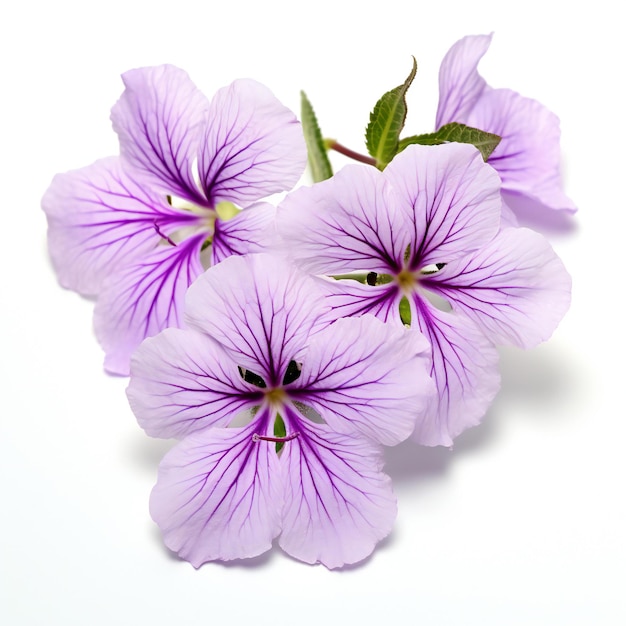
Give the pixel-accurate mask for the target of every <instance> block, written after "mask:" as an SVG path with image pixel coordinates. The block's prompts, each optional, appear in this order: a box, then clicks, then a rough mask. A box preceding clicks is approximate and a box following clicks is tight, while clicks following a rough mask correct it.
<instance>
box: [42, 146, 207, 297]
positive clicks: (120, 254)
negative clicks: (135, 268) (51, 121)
mask: <svg viewBox="0 0 626 626" xmlns="http://www.w3.org/2000/svg"><path fill="white" fill-rule="evenodd" d="M41 205H42V208H43V210H44V211H45V212H46V215H47V217H48V248H49V250H50V257H51V258H52V263H53V265H54V268H55V270H56V271H57V274H58V275H59V280H60V282H61V284H62V285H63V286H64V287H67V288H68V289H73V290H74V291H78V292H80V293H82V294H85V295H95V294H97V293H98V292H99V291H100V289H101V287H102V281H103V280H104V279H105V278H106V277H107V276H109V275H110V274H111V273H112V272H113V271H115V269H116V268H118V267H120V266H121V265H125V264H128V263H129V262H131V261H132V260H133V259H135V258H137V257H139V256H141V255H142V254H145V253H146V252H147V251H149V250H151V249H153V248H154V247H155V246H156V245H157V243H158V242H159V240H160V239H161V236H160V235H159V234H158V233H157V229H158V230H160V231H161V232H162V233H166V232H171V230H173V229H174V228H176V227H180V226H183V225H185V224H189V223H193V222H194V221H197V219H198V218H197V217H195V216H193V215H191V214H189V215H185V214H184V213H182V212H180V211H176V210H174V209H172V208H171V207H170V206H169V205H168V204H167V203H166V202H165V198H164V197H163V198H161V197H159V196H158V195H157V194H154V193H152V192H151V191H150V190H149V189H147V188H146V187H145V186H144V185H141V184H138V183H137V181H136V180H135V179H134V178H133V177H132V176H131V175H129V173H127V172H125V171H124V170H123V169H122V167H121V165H120V161H119V159H118V158H117V157H110V158H108V159H102V160H100V161H96V162H95V163H93V164H92V165H89V166H88V167H85V168H82V169H79V170H74V171H71V172H67V173H64V174H57V175H56V176H55V177H54V179H53V181H52V184H51V185H50V187H49V188H48V190H47V191H46V193H45V195H44V197H43V199H42V202H41Z"/></svg>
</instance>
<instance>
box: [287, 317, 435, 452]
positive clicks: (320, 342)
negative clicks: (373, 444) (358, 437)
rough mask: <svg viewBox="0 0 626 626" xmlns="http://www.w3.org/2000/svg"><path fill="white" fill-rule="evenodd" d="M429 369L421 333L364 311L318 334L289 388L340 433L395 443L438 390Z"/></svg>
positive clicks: (404, 435)
mask: <svg viewBox="0 0 626 626" xmlns="http://www.w3.org/2000/svg"><path fill="white" fill-rule="evenodd" d="M429 370H430V346H429V344H428V342H427V341H426V340H425V338H424V336H423V335H422V334H421V333H419V332H418V331H416V330H410V329H407V328H402V327H401V328H398V327H396V326H395V325H391V324H385V323H383V322H381V321H380V320H378V319H376V318H375V317H373V316H371V315H364V316H361V317H357V318H349V319H340V320H338V321H337V322H335V323H334V324H333V325H332V326H330V327H328V328H326V329H324V330H323V331H321V332H320V333H318V334H317V335H316V337H315V338H314V339H313V340H312V341H311V344H310V345H309V348H308V350H307V352H306V354H305V356H304V359H303V362H302V371H301V374H300V377H299V378H298V379H297V380H296V381H295V382H294V383H293V388H289V392H288V393H289V395H290V397H292V398H297V399H298V400H299V401H300V402H302V403H303V404H305V405H309V406H311V407H312V408H314V409H315V410H316V411H317V412H318V413H319V414H320V415H321V416H322V418H323V419H324V420H325V422H326V423H327V424H328V425H329V426H330V427H331V428H332V429H333V430H334V431H336V432H340V433H345V434H351V433H352V434H354V433H355V432H356V431H358V432H360V433H361V434H364V435H366V436H367V437H369V438H370V439H373V440H374V441H377V442H379V443H382V444H385V445H395V444H397V443H400V442H401V441H403V440H404V439H406V438H407V437H408V436H409V435H410V434H411V433H412V432H413V431H414V430H415V423H416V419H417V418H418V417H422V416H423V414H424V413H425V411H426V408H427V406H428V404H429V402H430V401H431V397H432V396H433V395H434V391H435V390H434V386H433V383H432V381H431V380H430V378H429Z"/></svg>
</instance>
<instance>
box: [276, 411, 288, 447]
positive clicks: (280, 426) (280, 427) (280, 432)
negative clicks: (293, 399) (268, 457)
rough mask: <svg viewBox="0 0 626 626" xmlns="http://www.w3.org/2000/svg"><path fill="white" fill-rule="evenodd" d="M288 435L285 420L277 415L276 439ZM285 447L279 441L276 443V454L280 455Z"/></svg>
mask: <svg viewBox="0 0 626 626" xmlns="http://www.w3.org/2000/svg"><path fill="white" fill-rule="evenodd" d="M286 435H287V428H286V427H285V422H284V421H283V418H282V417H281V416H280V415H278V414H276V421H275V422H274V437H285V436H286ZM284 445H285V443H284V442H283V441H279V442H277V443H276V454H278V453H279V452H280V451H281V449H282V447H283V446H284Z"/></svg>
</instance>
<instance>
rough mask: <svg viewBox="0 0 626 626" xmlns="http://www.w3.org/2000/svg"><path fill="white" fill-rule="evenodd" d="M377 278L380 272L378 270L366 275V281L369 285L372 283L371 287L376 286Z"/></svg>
mask: <svg viewBox="0 0 626 626" xmlns="http://www.w3.org/2000/svg"><path fill="white" fill-rule="evenodd" d="M377 278H378V274H377V273H376V272H370V273H369V274H368V275H367V276H366V277H365V281H366V282H367V284H368V285H370V286H371V287H374V286H375V285H376V279H377Z"/></svg>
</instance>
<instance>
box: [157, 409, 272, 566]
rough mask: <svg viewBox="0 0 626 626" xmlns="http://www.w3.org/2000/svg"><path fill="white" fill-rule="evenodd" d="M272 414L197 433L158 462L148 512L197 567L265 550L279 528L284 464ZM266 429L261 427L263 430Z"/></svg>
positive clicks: (166, 537) (170, 545)
mask: <svg viewBox="0 0 626 626" xmlns="http://www.w3.org/2000/svg"><path fill="white" fill-rule="evenodd" d="M266 428H267V416H265V417H263V416H261V415H259V416H258V417H257V419H256V420H255V421H253V422H252V423H251V424H249V425H248V426H247V427H245V428H211V429H208V430H205V431H202V432H199V433H194V434H192V435H190V436H189V437H187V438H185V439H184V440H183V441H182V442H181V443H179V444H178V445H177V446H176V447H175V448H173V449H172V450H171V451H170V452H169V453H168V454H167V455H166V456H165V458H164V459H163V461H161V465H160V467H159V477H158V481H157V484H156V485H155V487H154V489H153V491H152V495H151V497H150V514H151V515H152V519H154V521H155V522H156V523H157V524H158V526H159V528H160V529H161V531H162V532H163V539H164V541H165V544H166V545H167V547H168V548H169V549H170V550H173V551H174V552H176V553H178V555H179V556H181V557H182V558H183V559H186V560H187V561H189V562H190V563H191V564H192V565H193V566H194V567H200V565H202V564H203V563H205V562H207V561H213V560H217V559H219V560H224V561H227V560H231V559H243V558H249V557H253V556H257V555H259V554H262V553H263V552H266V551H267V550H269V549H270V547H271V545H272V540H273V539H274V538H275V537H276V535H278V533H279V532H280V512H281V503H282V494H281V480H280V471H281V470H280V467H279V465H278V457H277V455H276V452H275V449H274V446H273V445H265V442H256V441H254V440H253V435H254V434H255V433H261V434H265V433H266ZM262 429H263V430H262Z"/></svg>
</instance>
